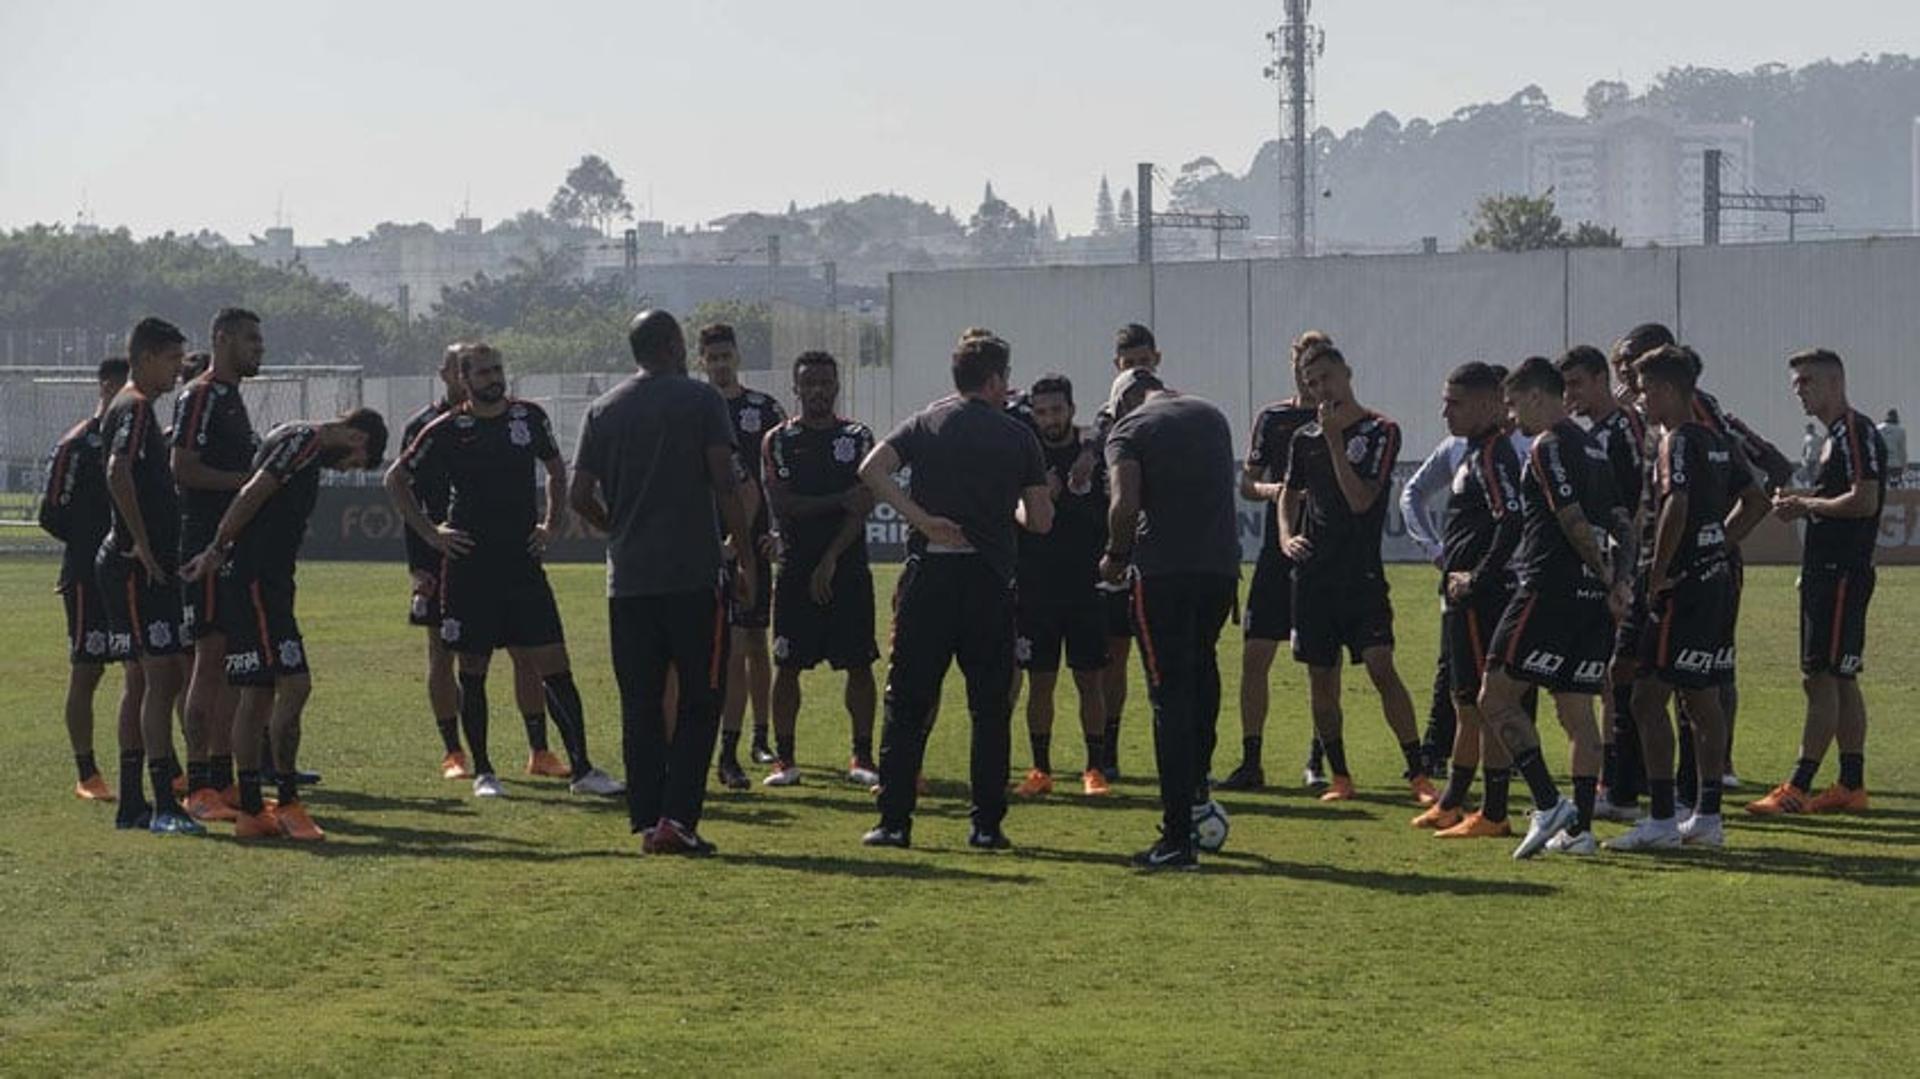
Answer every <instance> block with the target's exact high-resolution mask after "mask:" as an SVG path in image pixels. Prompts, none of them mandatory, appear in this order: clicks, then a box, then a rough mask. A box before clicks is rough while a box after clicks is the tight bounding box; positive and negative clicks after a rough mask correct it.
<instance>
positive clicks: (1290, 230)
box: [1262, 0, 1327, 258]
mask: <svg viewBox="0 0 1920 1079" xmlns="http://www.w3.org/2000/svg"><path fill="white" fill-rule="evenodd" d="M1286 6H1287V21H1286V22H1285V23H1284V24H1282V25H1281V26H1280V27H1279V28H1278V29H1275V30H1269V31H1267V43H1268V45H1270V46H1271V47H1272V49H1273V61H1272V62H1271V63H1269V64H1268V65H1267V67H1266V70H1265V71H1264V72H1262V74H1264V75H1265V76H1266V77H1267V78H1269V79H1272V80H1273V81H1274V82H1275V83H1276V84H1277V85H1278V86H1279V91H1280V97H1279V105H1280V140H1279V146H1278V149H1279V153H1278V154H1277V155H1276V158H1275V164H1274V173H1275V180H1276V181H1277V185H1276V186H1277V187H1278V190H1279V196H1280V199H1279V209H1280V227H1279V232H1280V234H1281V237H1280V238H1281V240H1282V243H1283V247H1284V249H1285V250H1286V251H1287V252H1288V253H1289V254H1292V255H1293V256H1294V257H1295V258H1302V257H1305V256H1306V255H1307V254H1308V252H1309V248H1310V242H1309V234H1310V231H1311V227H1312V226H1311V224H1310V218H1311V216H1312V212H1311V207H1312V205H1313V203H1312V196H1311V191H1312V189H1313V125H1314V119H1313V96H1314V68H1315V64H1316V62H1317V61H1318V59H1319V58H1320V57H1321V56H1322V55H1324V54H1325V53H1326V50H1327V36H1326V34H1325V33H1323V32H1322V31H1321V30H1320V28H1319V27H1317V26H1310V25H1308V23H1307V13H1308V12H1309V11H1311V10H1312V7H1313V0H1286Z"/></svg>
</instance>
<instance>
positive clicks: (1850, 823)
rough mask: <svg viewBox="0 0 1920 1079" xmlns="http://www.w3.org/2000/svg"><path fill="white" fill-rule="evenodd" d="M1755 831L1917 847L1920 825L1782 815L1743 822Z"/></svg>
mask: <svg viewBox="0 0 1920 1079" xmlns="http://www.w3.org/2000/svg"><path fill="white" fill-rule="evenodd" d="M1743 824H1744V827H1746V828H1750V829H1753V830H1754V831H1758V832H1784V833H1790V834H1793V835H1804V836H1809V837H1812V838H1818V839H1844V840H1850V841H1852V842H1856V843H1874V844H1881V845H1884V846H1890V847H1920V822H1913V821H1905V820H1888V819H1885V818H1884V817H1883V816H1881V815H1880V814H1877V813H1876V814H1875V815H1874V816H1872V817H1843V816H1799V815H1796V816H1783V817H1763V818H1761V819H1759V820H1748V821H1745V822H1743Z"/></svg>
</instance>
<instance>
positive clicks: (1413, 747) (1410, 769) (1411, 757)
mask: <svg viewBox="0 0 1920 1079" xmlns="http://www.w3.org/2000/svg"><path fill="white" fill-rule="evenodd" d="M1400 756H1402V757H1404V758H1406V762H1407V770H1406V771H1404V772H1402V773H1400V776H1401V778H1402V779H1412V778H1413V777H1415V776H1423V775H1426V774H1427V757H1426V754H1424V753H1422V752H1421V751H1420V743H1419V741H1418V740H1417V739H1416V740H1410V741H1406V742H1402V743H1400Z"/></svg>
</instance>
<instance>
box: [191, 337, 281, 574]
mask: <svg viewBox="0 0 1920 1079" xmlns="http://www.w3.org/2000/svg"><path fill="white" fill-rule="evenodd" d="M173 444H174V446H175V447H177V448H179V449H183V450H192V451H194V452H195V453H198V454H199V455H200V463H201V464H203V465H206V466H207V467H208V468H215V469H219V470H220V471H222V472H242V473H244V472H249V471H252V469H253V459H254V454H255V453H256V452H257V451H258V450H259V449H260V436H259V435H256V434H254V431H253V420H252V419H250V418H249V417H248V416H247V403H246V401H245V400H244V399H243V398H242V397H241V395H240V387H239V386H238V385H237V384H235V383H232V382H222V381H220V380H219V379H217V378H214V377H213V372H212V371H208V372H207V373H206V374H203V375H201V376H200V377H199V378H196V379H194V380H193V381H192V382H189V383H187V384H186V385H185V386H182V387H181V388H180V392H179V393H178V394H177V395H175V397H174V399H173ZM239 493H240V492H239V491H238V490H232V491H213V490H208V489H206V488H203V487H187V486H181V487H180V509H181V521H180V524H181V528H180V545H181V557H183V558H191V557H193V556H194V555H197V554H199V553H200V552H201V550H203V549H205V547H206V545H207V544H208V543H211V542H212V541H213V533H214V530H215V529H217V528H219V527H220V518H221V516H222V515H224V514H225V513H226V512H227V507H228V506H230V505H232V504H233V499H234V496H236V495H238V494H239Z"/></svg>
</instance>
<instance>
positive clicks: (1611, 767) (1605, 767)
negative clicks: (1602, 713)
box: [1600, 739, 1620, 800]
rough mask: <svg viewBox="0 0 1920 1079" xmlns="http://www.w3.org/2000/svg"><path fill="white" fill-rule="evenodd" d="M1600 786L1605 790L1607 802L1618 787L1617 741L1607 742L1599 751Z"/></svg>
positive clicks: (1618, 755)
mask: <svg viewBox="0 0 1920 1079" xmlns="http://www.w3.org/2000/svg"><path fill="white" fill-rule="evenodd" d="M1601 754H1602V755H1601V758H1600V785H1601V786H1603V787H1605V788H1607V797H1608V799H1609V800H1611V799H1612V797H1613V792H1614V791H1615V790H1617V789H1618V788H1619V786H1620V742H1619V740H1618V739H1615V740H1614V741H1611V742H1608V743H1607V744H1606V745H1605V746H1604V747H1602V749H1601Z"/></svg>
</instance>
